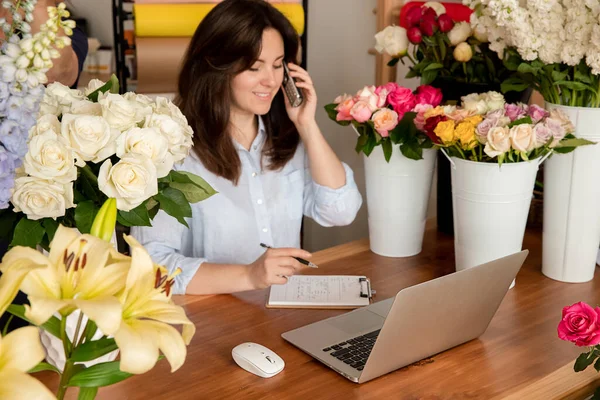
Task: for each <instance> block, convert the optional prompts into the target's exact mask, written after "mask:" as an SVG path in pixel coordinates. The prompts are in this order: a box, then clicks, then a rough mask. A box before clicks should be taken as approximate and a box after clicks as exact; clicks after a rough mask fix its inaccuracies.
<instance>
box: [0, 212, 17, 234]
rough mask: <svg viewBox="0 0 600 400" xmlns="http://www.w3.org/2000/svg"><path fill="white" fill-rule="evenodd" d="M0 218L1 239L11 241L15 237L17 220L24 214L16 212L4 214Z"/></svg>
mask: <svg viewBox="0 0 600 400" xmlns="http://www.w3.org/2000/svg"><path fill="white" fill-rule="evenodd" d="M1 215H2V217H1V218H0V238H2V239H5V240H6V241H10V240H11V239H12V235H13V228H14V225H15V222H16V221H17V218H18V217H20V216H22V214H19V213H16V212H12V211H11V212H4V213H2V214H1Z"/></svg>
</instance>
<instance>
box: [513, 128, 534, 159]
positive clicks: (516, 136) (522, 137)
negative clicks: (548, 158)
mask: <svg viewBox="0 0 600 400" xmlns="http://www.w3.org/2000/svg"><path fill="white" fill-rule="evenodd" d="M509 136H510V143H511V145H512V148H513V149H515V150H517V151H522V152H524V153H527V152H530V151H531V150H533V149H535V148H536V141H535V135H534V133H533V127H532V126H531V125H529V124H520V125H515V126H513V127H512V128H510V131H509Z"/></svg>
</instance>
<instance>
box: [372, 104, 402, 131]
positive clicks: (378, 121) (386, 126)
mask: <svg viewBox="0 0 600 400" xmlns="http://www.w3.org/2000/svg"><path fill="white" fill-rule="evenodd" d="M371 120H372V121H373V125H374V127H375V130H376V131H377V133H379V134H380V135H381V136H383V137H388V136H389V135H390V131H391V130H392V129H394V128H395V127H396V125H398V113H396V111H392V110H390V109H389V108H382V109H381V110H379V111H377V112H375V114H373V116H372V117H371Z"/></svg>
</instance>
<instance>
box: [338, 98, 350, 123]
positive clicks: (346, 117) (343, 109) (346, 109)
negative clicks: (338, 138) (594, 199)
mask: <svg viewBox="0 0 600 400" xmlns="http://www.w3.org/2000/svg"><path fill="white" fill-rule="evenodd" d="M336 100H337V99H336ZM354 103H355V101H354V99H353V98H352V97H350V98H347V99H346V100H343V101H342V102H340V103H339V104H338V105H337V106H336V107H335V111H337V112H338V113H337V115H336V116H335V120H336V121H352V116H351V115H350V110H352V107H354Z"/></svg>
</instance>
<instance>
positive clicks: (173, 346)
mask: <svg viewBox="0 0 600 400" xmlns="http://www.w3.org/2000/svg"><path fill="white" fill-rule="evenodd" d="M125 240H126V241H127V243H129V246H130V249H131V268H130V270H129V274H128V276H127V282H126V286H125V290H124V292H123V293H122V294H121V296H120V300H121V303H122V304H123V315H122V318H123V319H122V322H121V326H120V328H119V330H118V331H117V332H116V333H115V334H114V338H115V342H116V343H117V345H118V346H119V350H120V351H121V370H122V371H125V372H129V373H132V374H143V373H144V372H147V371H149V370H150V369H152V368H153V367H154V365H155V364H156V361H157V360H158V355H159V350H160V351H161V352H162V353H163V354H164V355H165V357H166V358H167V360H168V361H169V364H171V372H174V371H176V370H177V369H178V368H179V367H181V366H182V365H183V363H184V361H185V357H186V354H187V348H186V345H188V344H189V343H190V341H191V339H192V336H194V333H195V332H196V326H195V325H194V324H193V323H192V322H191V321H190V320H189V319H188V318H187V317H186V315H185V311H184V310H183V308H181V307H179V306H177V305H175V304H173V303H172V301H171V286H172V285H173V278H174V275H171V276H168V274H167V270H166V269H165V268H164V267H162V266H160V265H155V264H154V263H153V262H152V259H151V258H150V255H149V254H148V252H147V251H146V250H145V249H144V247H143V246H142V245H141V244H139V243H138V242H137V241H136V240H135V239H134V238H133V237H131V236H126V237H125ZM169 324H177V325H179V324H181V325H183V329H182V333H181V334H180V333H179V331H178V330H177V329H175V328H174V327H172V326H171V325H169Z"/></svg>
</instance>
